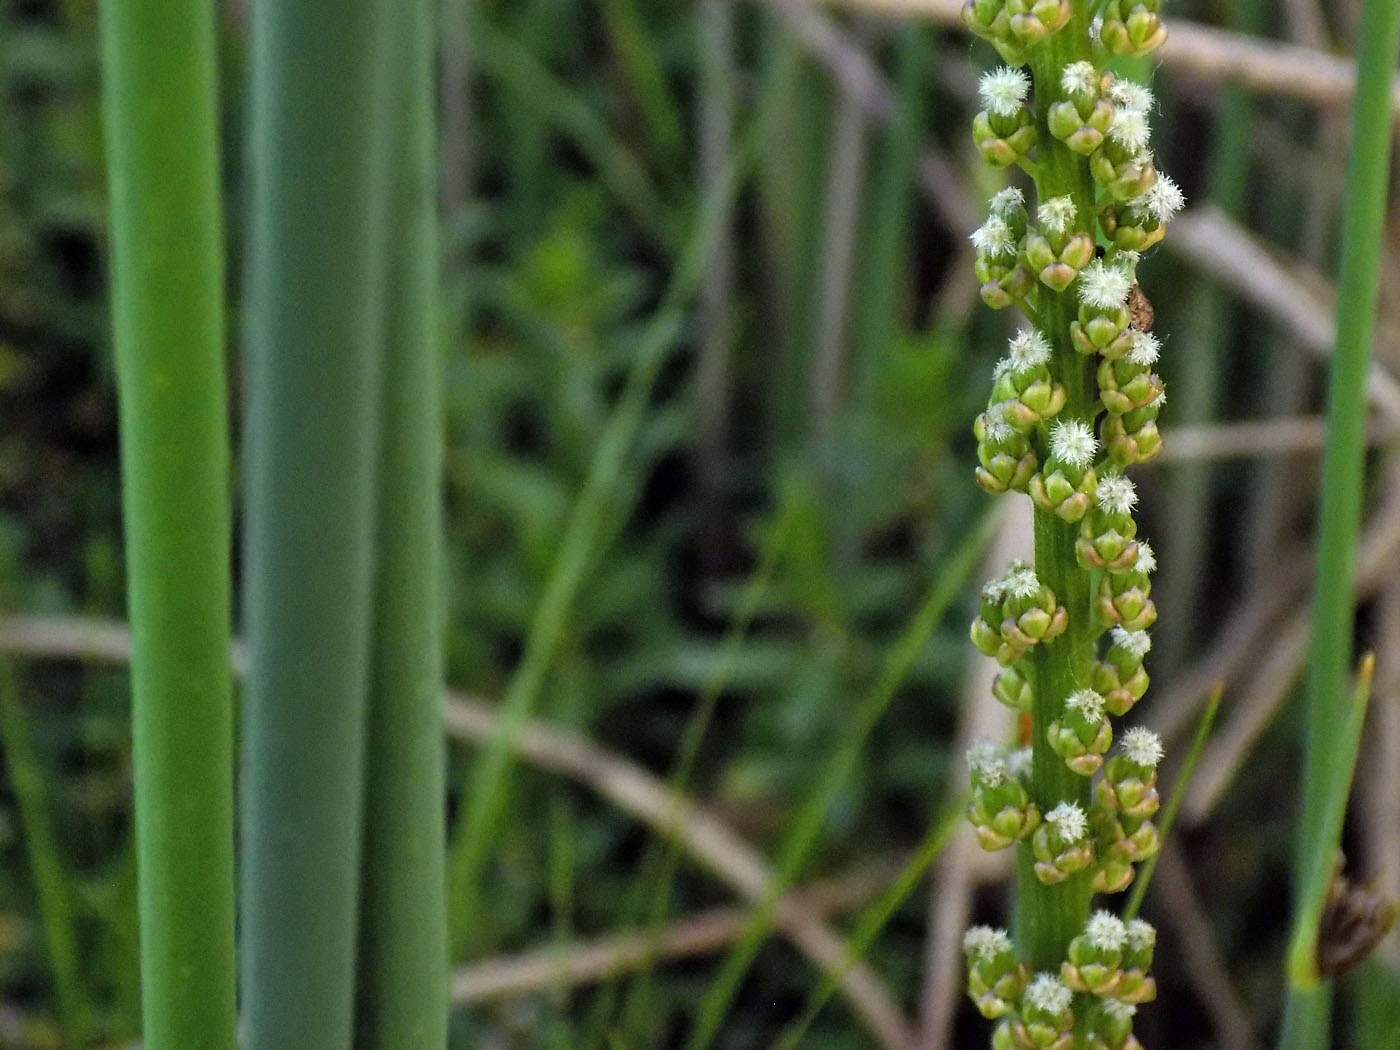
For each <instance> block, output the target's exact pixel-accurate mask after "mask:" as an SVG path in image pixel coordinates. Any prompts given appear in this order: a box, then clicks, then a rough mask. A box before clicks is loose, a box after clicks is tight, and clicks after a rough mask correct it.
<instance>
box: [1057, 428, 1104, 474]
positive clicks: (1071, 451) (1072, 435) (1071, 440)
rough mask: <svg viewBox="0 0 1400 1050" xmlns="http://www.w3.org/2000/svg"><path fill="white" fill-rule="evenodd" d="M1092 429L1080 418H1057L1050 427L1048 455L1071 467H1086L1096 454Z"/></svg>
mask: <svg viewBox="0 0 1400 1050" xmlns="http://www.w3.org/2000/svg"><path fill="white" fill-rule="evenodd" d="M1098 451H1099V441H1098V438H1096V437H1094V430H1093V428H1092V427H1091V426H1089V424H1088V423H1086V422H1084V421H1083V420H1082V419H1057V420H1055V423H1054V425H1053V426H1052V427H1051V428H1050V455H1051V456H1052V457H1054V458H1055V459H1058V460H1059V461H1060V462H1061V463H1067V464H1069V465H1070V466H1071V467H1079V468H1083V467H1087V466H1088V465H1089V464H1090V463H1092V462H1094V456H1096V455H1097V454H1098Z"/></svg>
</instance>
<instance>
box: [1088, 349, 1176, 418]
mask: <svg viewBox="0 0 1400 1050" xmlns="http://www.w3.org/2000/svg"><path fill="white" fill-rule="evenodd" d="M1133 335H1134V336H1135V337H1136V338H1137V339H1139V340H1140V341H1141V340H1151V341H1152V343H1153V344H1155V343H1156V339H1154V338H1153V337H1152V336H1151V335H1146V334H1144V333H1140V332H1135V333H1133ZM1135 354H1136V351H1135V350H1130V351H1129V352H1128V356H1127V357H1124V358H1121V359H1119V360H1116V361H1114V360H1108V359H1105V360H1103V361H1101V362H1100V363H1099V372H1098V380H1099V397H1100V398H1102V399H1103V407H1104V408H1106V409H1108V411H1109V412H1111V413H1113V415H1115V416H1121V415H1123V414H1124V413H1126V412H1131V411H1133V410H1134V409H1136V408H1144V407H1145V406H1147V405H1150V404H1151V403H1152V402H1153V401H1156V400H1157V398H1159V397H1161V396H1162V377H1161V376H1159V375H1157V373H1155V372H1153V371H1152V370H1151V368H1150V367H1148V366H1146V365H1143V364H1140V363H1139V360H1140V358H1139V357H1138V356H1135ZM1154 356H1155V355H1154Z"/></svg>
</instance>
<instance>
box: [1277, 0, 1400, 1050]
mask: <svg viewBox="0 0 1400 1050" xmlns="http://www.w3.org/2000/svg"><path fill="white" fill-rule="evenodd" d="M1357 40H1358V43H1357V84H1356V99H1355V102H1354V104H1353V108H1352V123H1351V162H1350V164H1349V166H1348V169H1347V178H1346V211H1345V215H1344V216H1343V220H1342V261H1341V275H1340V278H1339V280H1338V306H1337V345H1336V351H1335V353H1334V355H1333V358H1332V369H1331V384H1330V387H1329V391H1328V403H1327V450H1326V453H1325V456H1324V459H1323V466H1322V478H1323V484H1322V506H1321V511H1320V517H1321V526H1320V530H1319V536H1318V556H1317V598H1316V600H1315V602H1314V605H1313V610H1314V611H1313V617H1314V620H1313V623H1314V627H1313V636H1312V653H1311V661H1310V668H1311V673H1310V676H1309V690H1308V720H1307V738H1306V740H1305V747H1304V761H1303V779H1302V783H1303V785H1304V795H1303V811H1302V820H1301V825H1300V828H1299V834H1298V840H1297V845H1298V849H1297V856H1296V861H1295V865H1294V868H1295V871H1296V872H1297V873H1298V879H1299V886H1298V891H1297V893H1298V907H1297V913H1296V914H1297V919H1298V921H1299V923H1300V924H1301V923H1303V922H1306V921H1309V907H1310V902H1309V899H1308V898H1309V895H1310V894H1312V893H1313V892H1315V889H1316V882H1315V878H1314V875H1313V873H1314V872H1316V871H1317V870H1319V868H1320V867H1321V866H1323V865H1326V866H1327V867H1329V868H1330V865H1331V863H1332V853H1333V851H1334V850H1335V849H1336V841H1335V840H1336V836H1335V834H1330V829H1329V828H1328V823H1329V822H1328V818H1327V811H1328V807H1329V796H1330V795H1331V794H1332V793H1333V792H1335V791H1336V790H1338V787H1337V786H1338V785H1339V784H1341V783H1342V780H1343V778H1344V775H1345V779H1346V781H1347V782H1348V783H1349V781H1350V764H1351V763H1352V762H1353V761H1354V759H1355V754H1354V746H1353V748H1352V749H1351V752H1350V753H1349V752H1348V748H1347V741H1346V740H1345V739H1344V734H1339V733H1337V731H1336V727H1337V726H1338V725H1341V724H1344V723H1345V721H1346V717H1347V711H1348V706H1349V700H1350V698H1349V697H1348V692H1347V688H1346V681H1347V672H1348V669H1349V666H1350V663H1351V650H1352V631H1353V628H1354V615H1355V600H1356V597H1355V582H1356V541H1357V530H1358V528H1359V527H1360V521H1361V499H1362V490H1363V487H1364V482H1365V445H1364V441H1365V435H1364V433H1363V430H1364V427H1365V423H1366V374H1367V370H1368V368H1369V366H1370V359H1371V342H1372V339H1373V337H1374V334H1375V323H1376V322H1375V308H1376V298H1377V290H1378V285H1379V279H1380V255H1381V238H1382V236H1383V234H1384V227H1385V203H1386V195H1387V190H1388V186H1389V173H1390V148H1391V121H1392V113H1391V106H1390V89H1391V78H1392V75H1393V73H1394V70H1395V56H1396V50H1397V47H1400V6H1397V5H1396V4H1395V3H1394V2H1393V0H1365V3H1364V4H1363V7H1362V14H1361V31H1360V33H1359V34H1358V37H1357ZM1306 932H1307V931H1302V932H1299V933H1297V934H1295V936H1302V935H1303V934H1304V933H1306ZM1311 932H1312V934H1313V935H1314V936H1315V930H1314V931H1311ZM1295 946H1296V942H1295ZM1296 955H1297V953H1296V952H1295V958H1294V959H1293V961H1292V965H1290V1003H1291V1004H1292V1003H1293V1000H1294V998H1295V996H1296V997H1297V998H1298V1002H1297V1004H1296V1005H1291V1007H1290V1010H1289V1011H1288V1015H1289V1018H1290V1020H1292V1021H1294V1022H1295V1023H1293V1024H1289V1025H1285V1028H1284V1034H1283V1036H1282V1039H1281V1042H1280V1045H1281V1046H1284V1047H1301V1046H1304V1045H1307V1046H1312V1047H1324V1046H1326V1045H1328V1039H1329V1027H1330V1025H1329V1020H1330V1018H1329V1012H1330V1011H1329V1010H1328V1009H1327V1006H1328V1005H1329V1003H1330V996H1327V995H1326V994H1325V987H1326V985H1325V982H1323V983H1321V984H1319V978H1318V976H1317V973H1316V968H1315V960H1312V959H1306V960H1301V962H1302V963H1306V964H1308V965H1300V960H1299V958H1297V957H1296ZM1321 1000H1327V1002H1322V1001H1321ZM1304 1001H1306V1005H1307V1009H1306V1013H1307V1014H1308V1015H1309V1016H1310V1017H1311V1018H1312V1021H1313V1023H1312V1024H1311V1025H1308V1026H1306V1030H1305V1029H1304V1026H1302V1025H1301V1024H1300V1023H1297V1022H1298V1010H1301V1009H1303V1007H1304ZM1304 1040H1306V1042H1304Z"/></svg>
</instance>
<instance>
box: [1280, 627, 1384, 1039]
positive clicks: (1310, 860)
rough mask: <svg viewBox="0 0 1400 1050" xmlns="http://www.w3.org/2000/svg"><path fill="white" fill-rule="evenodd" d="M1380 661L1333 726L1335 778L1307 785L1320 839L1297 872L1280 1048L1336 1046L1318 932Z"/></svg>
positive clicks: (1365, 662) (1365, 673)
mask: <svg viewBox="0 0 1400 1050" xmlns="http://www.w3.org/2000/svg"><path fill="white" fill-rule="evenodd" d="M1375 669H1376V660H1375V657H1374V656H1372V655H1371V654H1370V653H1367V654H1366V656H1364V657H1363V658H1362V661H1361V670H1360V672H1359V675H1358V678H1357V683H1356V690H1355V693H1354V694H1353V696H1352V698H1351V706H1350V709H1349V710H1347V711H1343V712H1340V718H1341V721H1340V723H1339V724H1338V725H1334V726H1333V728H1332V733H1333V736H1334V739H1335V744H1334V746H1335V748H1336V754H1337V755H1338V756H1339V757H1340V758H1341V762H1342V764H1341V765H1339V766H1335V767H1333V769H1332V779H1331V780H1329V781H1327V782H1325V783H1312V782H1308V783H1307V784H1306V787H1305V790H1306V791H1307V792H1308V795H1307V797H1308V798H1309V799H1310V800H1312V799H1315V800H1316V802H1315V804H1316V806H1317V809H1318V824H1317V838H1316V840H1315V841H1314V849H1313V851H1312V853H1310V854H1308V855H1305V856H1304V857H1303V858H1302V867H1301V868H1300V869H1299V871H1298V873H1297V880H1298V888H1297V893H1296V895H1295V898H1296V899H1295V901H1294V909H1293V910H1294V919H1293V937H1292V940H1291V941H1290V943H1289V947H1288V1000H1287V1002H1286V1003H1285V1006H1284V1014H1283V1031H1282V1033H1281V1034H1280V1036H1279V1047H1280V1050H1304V1048H1305V1047H1307V1048H1317V1047H1327V1046H1330V1045H1331V1020H1332V1016H1331V1015H1332V986H1331V982H1330V981H1329V980H1327V979H1325V978H1323V977H1322V976H1321V975H1320V974H1319V973H1318V969H1317V936H1318V927H1319V925H1320V924H1321V922H1322V912H1323V909H1324V907H1325V906H1326V904H1327V895H1328V891H1329V889H1330V888H1331V885H1332V878H1333V874H1334V869H1335V866H1336V863H1337V857H1338V853H1339V849H1340V846H1341V841H1342V823H1343V821H1344V820H1345V819H1346V812H1347V801H1348V800H1349V799H1350V798H1351V782H1352V776H1353V774H1354V773H1355V770H1356V758H1357V755H1358V753H1359V752H1360V749H1361V730H1362V729H1363V728H1364V727H1365V724H1366V710H1367V708H1368V707H1369V705H1370V700H1371V680H1372V678H1373V676H1374V674H1375Z"/></svg>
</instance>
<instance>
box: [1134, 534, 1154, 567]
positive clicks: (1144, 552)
mask: <svg viewBox="0 0 1400 1050" xmlns="http://www.w3.org/2000/svg"><path fill="white" fill-rule="evenodd" d="M1133 568H1134V569H1135V570H1137V571H1138V572H1141V573H1146V574H1147V575H1148V576H1151V575H1152V574H1153V573H1154V572H1156V571H1157V552H1156V551H1154V550H1153V549H1152V544H1150V543H1148V542H1147V541H1146V540H1139V541H1138V552H1137V561H1135V562H1134V563H1133Z"/></svg>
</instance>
